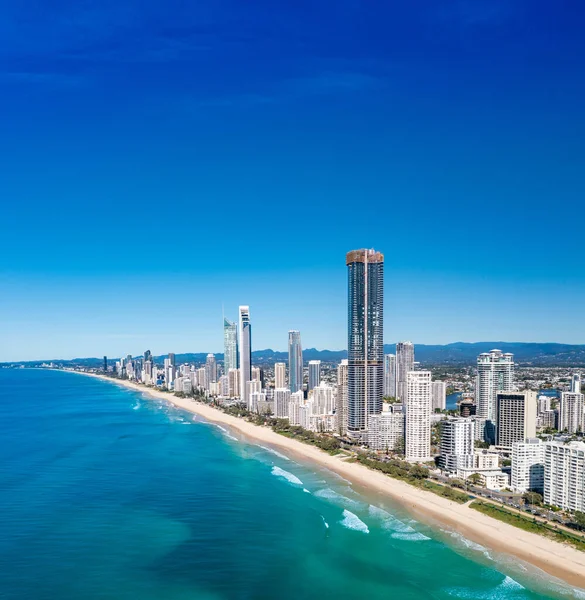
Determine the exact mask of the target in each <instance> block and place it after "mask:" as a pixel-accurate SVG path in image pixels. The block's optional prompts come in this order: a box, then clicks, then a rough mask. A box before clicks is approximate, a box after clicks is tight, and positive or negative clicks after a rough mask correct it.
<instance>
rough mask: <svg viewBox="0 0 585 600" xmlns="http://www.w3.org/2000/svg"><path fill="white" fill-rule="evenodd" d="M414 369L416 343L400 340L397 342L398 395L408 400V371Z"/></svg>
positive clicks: (403, 400) (403, 399) (404, 400)
mask: <svg viewBox="0 0 585 600" xmlns="http://www.w3.org/2000/svg"><path fill="white" fill-rule="evenodd" d="M411 371H414V344H413V343H412V342H398V344H396V397H397V398H399V399H400V400H402V402H403V403H405V402H406V392H407V377H408V373H410V372H411Z"/></svg>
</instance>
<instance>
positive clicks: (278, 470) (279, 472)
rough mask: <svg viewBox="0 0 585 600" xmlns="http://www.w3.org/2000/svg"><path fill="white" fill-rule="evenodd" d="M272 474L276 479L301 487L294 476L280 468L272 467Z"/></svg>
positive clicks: (299, 481) (298, 480)
mask: <svg viewBox="0 0 585 600" xmlns="http://www.w3.org/2000/svg"><path fill="white" fill-rule="evenodd" d="M272 474H273V475H276V477H282V478H283V479H286V480H287V481H288V482H289V483H293V484H295V485H303V482H302V481H301V480H300V479H299V478H298V477H297V476H296V475H293V474H292V473H289V472H288V471H285V470H284V469H281V468H280V467H277V466H274V467H272Z"/></svg>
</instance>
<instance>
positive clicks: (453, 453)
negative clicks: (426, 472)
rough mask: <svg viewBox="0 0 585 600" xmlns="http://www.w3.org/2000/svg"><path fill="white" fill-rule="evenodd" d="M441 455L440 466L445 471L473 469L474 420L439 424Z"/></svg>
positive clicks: (453, 420)
mask: <svg viewBox="0 0 585 600" xmlns="http://www.w3.org/2000/svg"><path fill="white" fill-rule="evenodd" d="M439 426H440V429H441V455H440V457H439V466H440V467H441V469H444V470H445V471H452V472H457V471H458V470H459V469H472V468H473V452H474V448H475V429H474V427H475V422H474V421H473V419H450V420H446V421H441V422H440V423H439Z"/></svg>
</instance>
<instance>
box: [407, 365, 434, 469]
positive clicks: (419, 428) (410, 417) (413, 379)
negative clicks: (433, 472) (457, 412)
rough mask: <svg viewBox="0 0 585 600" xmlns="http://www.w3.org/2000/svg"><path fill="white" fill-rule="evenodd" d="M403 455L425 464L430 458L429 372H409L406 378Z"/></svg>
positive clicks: (410, 459)
mask: <svg viewBox="0 0 585 600" xmlns="http://www.w3.org/2000/svg"><path fill="white" fill-rule="evenodd" d="M406 383H407V389H406V397H407V402H406V405H405V411H406V419H405V423H406V425H405V435H404V455H405V458H406V460H409V461H417V462H426V461H429V460H432V456H431V372H430V371H411V372H410V373H408V374H407V376H406Z"/></svg>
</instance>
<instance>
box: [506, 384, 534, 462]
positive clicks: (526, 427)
mask: <svg viewBox="0 0 585 600" xmlns="http://www.w3.org/2000/svg"><path fill="white" fill-rule="evenodd" d="M496 414H497V417H496V446H497V447H498V448H501V449H504V450H512V445H513V444H514V442H523V441H524V440H525V439H526V438H533V437H536V392H528V391H527V392H498V393H497V394H496Z"/></svg>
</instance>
